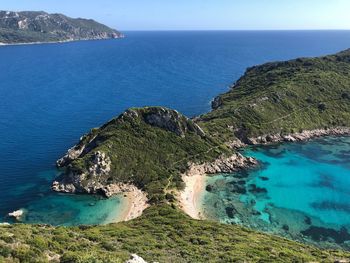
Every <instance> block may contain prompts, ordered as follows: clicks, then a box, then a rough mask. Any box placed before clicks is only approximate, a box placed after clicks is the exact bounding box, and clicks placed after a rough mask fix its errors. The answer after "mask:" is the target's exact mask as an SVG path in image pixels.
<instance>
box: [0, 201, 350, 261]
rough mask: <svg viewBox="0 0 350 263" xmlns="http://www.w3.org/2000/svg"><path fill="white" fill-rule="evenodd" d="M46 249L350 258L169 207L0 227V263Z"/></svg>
mask: <svg viewBox="0 0 350 263" xmlns="http://www.w3.org/2000/svg"><path fill="white" fill-rule="evenodd" d="M48 251H50V254H58V255H60V256H61V262H72V263H73V262H124V261H125V260H126V259H128V258H129V256H130V253H136V254H138V255H139V256H142V257H143V258H144V259H145V260H148V261H149V262H152V261H159V262H334V261H335V260H338V259H342V258H346V257H350V254H346V253H345V252H339V251H324V250H320V249H317V248H314V247H310V246H306V245H302V244H299V243H296V242H293V241H289V240H286V239H282V238H279V237H276V236H270V235H266V234H262V233H257V232H254V231H252V230H248V229H245V228H242V227H239V226H231V225H221V224H218V223H214V222H207V221H196V220H192V219H190V218H189V217H187V216H185V215H183V214H182V213H181V212H179V211H177V210H176V209H173V208H171V207H170V206H167V205H163V206H155V207H151V208H149V209H148V210H146V211H145V213H144V215H143V216H142V217H141V218H139V219H137V220H134V221H131V222H126V223H119V224H114V225H108V226H96V227H72V228H64V227H58V228H54V227H49V226H30V225H13V226H8V227H0V262H3V261H5V259H4V258H7V259H8V262H13V261H14V260H15V259H17V260H19V261H21V262H45V259H46V256H45V254H48ZM5 262H6V261H5Z"/></svg>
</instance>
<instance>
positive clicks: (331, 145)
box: [203, 137, 350, 249]
mask: <svg viewBox="0 0 350 263" xmlns="http://www.w3.org/2000/svg"><path fill="white" fill-rule="evenodd" d="M243 153H244V154H245V155H248V156H252V157H255V158H257V159H258V160H259V161H260V167H259V168H258V169H254V170H251V171H245V172H242V173H235V174H231V175H219V176H215V177H210V178H208V180H207V184H209V185H211V186H212V188H213V190H212V191H211V192H206V193H205V194H204V200H203V206H204V209H205V211H206V214H207V215H208V216H209V217H211V218H213V219H216V220H219V221H221V222H225V223H239V224H243V225H246V226H250V227H253V228H256V229H259V230H264V231H267V232H272V233H275V234H279V235H283V236H286V237H291V238H295V239H299V240H302V241H303V240H307V241H310V242H317V243H321V244H322V245H324V246H329V243H333V245H334V246H342V247H344V248H346V249H350V189H349V186H350V137H338V138H335V137H327V138H322V139H317V140H313V141H310V142H305V143H288V144H283V145H276V146H267V147H254V148H248V149H247V150H245V151H244V152H243Z"/></svg>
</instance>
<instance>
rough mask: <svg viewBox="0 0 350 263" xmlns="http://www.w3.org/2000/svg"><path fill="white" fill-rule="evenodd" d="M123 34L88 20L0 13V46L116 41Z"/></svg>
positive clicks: (42, 14) (41, 13)
mask: <svg viewBox="0 0 350 263" xmlns="http://www.w3.org/2000/svg"><path fill="white" fill-rule="evenodd" d="M120 37H123V35H122V34H121V33H120V32H118V31H116V30H114V29H111V28H109V27H107V26H105V25H102V24H100V23H98V22H96V21H94V20H91V19H83V18H76V19H73V18H70V17H67V16H65V15H62V14H48V13H46V12H30V11H24V12H10V11H0V43H3V44H18V43H37V42H61V41H73V40H90V39H110V38H120Z"/></svg>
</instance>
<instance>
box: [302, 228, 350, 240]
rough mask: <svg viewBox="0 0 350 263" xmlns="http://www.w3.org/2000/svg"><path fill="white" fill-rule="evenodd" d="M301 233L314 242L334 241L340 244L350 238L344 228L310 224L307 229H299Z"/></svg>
mask: <svg viewBox="0 0 350 263" xmlns="http://www.w3.org/2000/svg"><path fill="white" fill-rule="evenodd" d="M301 233H302V234H303V235H305V236H308V237H310V238H312V239H313V240H314V241H316V242H335V243H337V244H342V243H344V242H345V241H349V240H350V234H349V232H348V230H347V229H346V228H341V229H340V230H335V229H332V228H326V227H317V226H311V227H309V228H308V229H307V230H304V231H301Z"/></svg>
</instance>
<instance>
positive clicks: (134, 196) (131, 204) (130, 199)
mask: <svg viewBox="0 0 350 263" xmlns="http://www.w3.org/2000/svg"><path fill="white" fill-rule="evenodd" d="M122 194H123V204H122V207H123V209H122V211H121V212H120V213H118V216H117V218H116V219H115V221H114V222H115V223H118V222H123V221H129V220H132V219H135V218H137V217H139V216H141V215H142V212H143V211H144V210H145V209H146V208H148V207H149V204H148V199H147V196H146V193H144V192H142V191H141V190H139V189H137V188H136V187H133V188H131V189H130V190H129V191H128V192H124V193H122Z"/></svg>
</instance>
